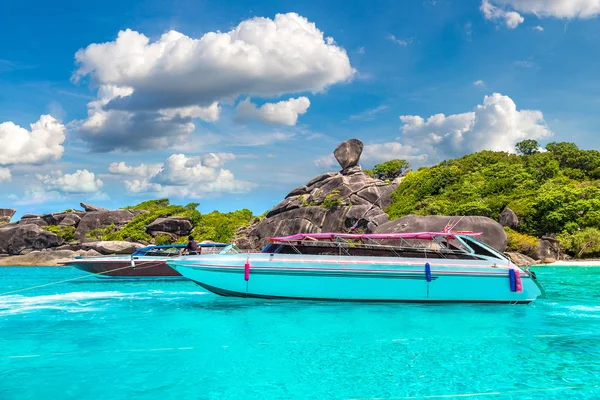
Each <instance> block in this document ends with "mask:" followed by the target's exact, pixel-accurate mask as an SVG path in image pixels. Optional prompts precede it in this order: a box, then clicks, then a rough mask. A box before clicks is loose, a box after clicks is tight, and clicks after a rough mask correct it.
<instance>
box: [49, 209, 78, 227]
mask: <svg viewBox="0 0 600 400" xmlns="http://www.w3.org/2000/svg"><path fill="white" fill-rule="evenodd" d="M84 215H85V213H84V212H81V211H65V212H59V213H51V214H44V215H42V216H41V218H42V219H43V220H44V221H46V223H47V224H48V225H62V226H74V227H76V226H77V224H79V221H80V220H81V218H83V216H84Z"/></svg>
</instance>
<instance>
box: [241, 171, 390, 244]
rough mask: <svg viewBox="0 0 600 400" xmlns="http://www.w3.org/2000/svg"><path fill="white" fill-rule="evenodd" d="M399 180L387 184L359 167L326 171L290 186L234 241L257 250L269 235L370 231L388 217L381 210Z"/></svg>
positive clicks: (385, 205) (387, 202) (388, 202)
mask: <svg viewBox="0 0 600 400" xmlns="http://www.w3.org/2000/svg"><path fill="white" fill-rule="evenodd" d="M399 183H400V180H396V181H394V182H393V183H392V184H388V183H386V182H383V181H381V180H378V179H374V178H372V177H370V176H369V175H367V174H366V173H364V172H362V171H361V170H360V169H357V170H355V171H354V172H353V173H348V171H344V172H338V173H327V174H323V175H320V176H318V177H316V178H314V179H311V180H310V181H309V182H308V183H307V184H306V185H302V186H300V187H297V188H295V189H294V190H292V191H291V192H290V193H289V194H288V195H287V196H286V198H285V199H284V200H283V201H282V202H281V203H279V204H277V205H276V206H275V207H273V209H271V210H270V211H269V212H268V213H267V214H266V218H265V219H264V220H262V221H259V222H256V223H253V224H252V225H251V226H250V227H246V228H243V229H242V230H240V231H239V232H238V234H237V239H236V244H237V245H238V246H239V247H241V248H244V249H249V250H258V249H260V248H262V247H263V246H264V245H265V244H266V243H267V242H268V239H269V238H270V237H276V236H286V235H292V234H296V233H315V232H350V231H352V232H372V231H374V230H375V229H376V228H377V226H378V225H380V224H383V223H385V222H387V221H388V215H387V214H386V213H385V212H384V211H383V210H384V208H385V207H387V206H388V205H389V204H390V201H391V193H392V191H394V190H395V189H396V187H397V186H398V184H399Z"/></svg>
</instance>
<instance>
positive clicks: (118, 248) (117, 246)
mask: <svg viewBox="0 0 600 400" xmlns="http://www.w3.org/2000/svg"><path fill="white" fill-rule="evenodd" d="M142 247H144V245H143V244H140V243H132V242H123V241H98V242H87V243H84V244H83V245H82V248H83V250H95V251H97V252H98V253H100V254H132V253H133V252H134V251H136V250H137V249H140V248H142Z"/></svg>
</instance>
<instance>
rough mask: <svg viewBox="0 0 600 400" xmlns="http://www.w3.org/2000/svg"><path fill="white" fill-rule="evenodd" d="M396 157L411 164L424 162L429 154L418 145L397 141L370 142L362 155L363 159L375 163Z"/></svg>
mask: <svg viewBox="0 0 600 400" xmlns="http://www.w3.org/2000/svg"><path fill="white" fill-rule="evenodd" d="M394 159H403V160H406V161H408V162H409V163H411V164H413V163H414V164H422V163H423V162H424V161H425V160H426V159H427V155H426V154H423V152H422V151H421V150H420V149H419V148H417V147H413V146H407V145H403V144H400V143H396V142H388V143H378V144H368V145H366V146H365V147H364V149H363V153H362V155H361V160H363V161H365V162H369V163H373V164H375V163H378V162H385V161H389V160H394Z"/></svg>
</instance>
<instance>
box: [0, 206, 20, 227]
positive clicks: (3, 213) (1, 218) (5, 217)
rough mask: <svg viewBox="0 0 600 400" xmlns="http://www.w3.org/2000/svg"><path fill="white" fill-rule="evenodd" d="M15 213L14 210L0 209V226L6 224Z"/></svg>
mask: <svg viewBox="0 0 600 400" xmlns="http://www.w3.org/2000/svg"><path fill="white" fill-rule="evenodd" d="M16 212H17V210H15V209H14V208H0V224H8V223H9V222H10V219H11V218H12V216H13V215H15V213H16Z"/></svg>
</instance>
